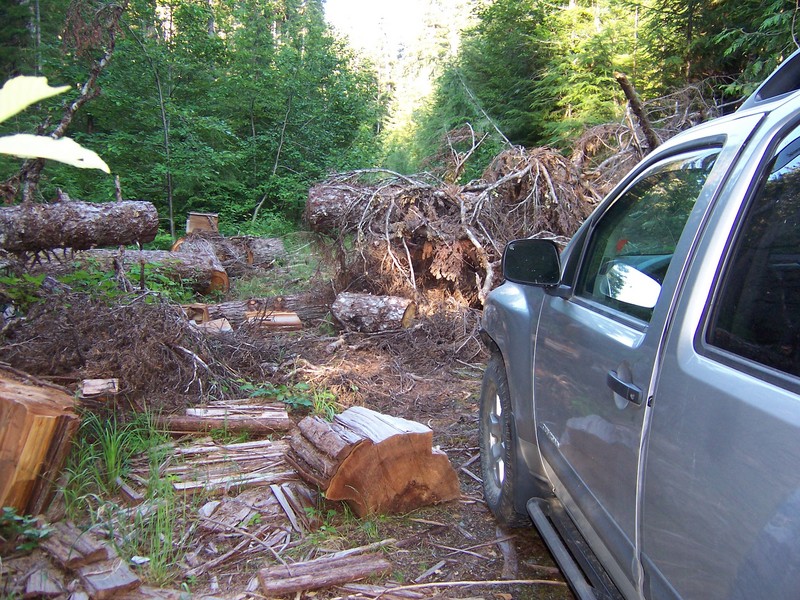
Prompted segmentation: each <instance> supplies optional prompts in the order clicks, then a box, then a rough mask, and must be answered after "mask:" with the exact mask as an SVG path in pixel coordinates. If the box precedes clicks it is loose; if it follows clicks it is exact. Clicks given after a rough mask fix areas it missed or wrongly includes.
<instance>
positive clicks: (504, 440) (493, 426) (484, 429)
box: [478, 354, 530, 527]
mask: <svg viewBox="0 0 800 600" xmlns="http://www.w3.org/2000/svg"><path fill="white" fill-rule="evenodd" d="M478 434H479V438H480V450H481V475H482V476H483V496H484V499H485V500H486V504H487V505H488V506H489V509H490V510H491V511H492V513H494V516H495V517H496V518H497V520H498V521H499V522H500V523H501V524H502V525H506V526H509V527H521V526H523V525H530V520H529V519H528V517H527V516H526V515H522V514H520V513H518V512H517V511H516V509H515V508H514V492H515V489H516V487H517V486H518V485H519V481H518V480H517V477H518V476H517V473H516V471H515V461H514V459H515V454H516V453H515V447H514V440H515V439H516V427H515V425H514V415H513V414H512V412H511V398H510V396H509V392H508V380H507V379H506V367H505V363H504V362H503V358H502V356H500V355H499V354H492V357H491V358H490V359H489V364H488V365H487V366H486V371H485V372H484V374H483V386H482V388H481V400H480V418H479V421H478Z"/></svg>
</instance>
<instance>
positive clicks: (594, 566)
mask: <svg viewBox="0 0 800 600" xmlns="http://www.w3.org/2000/svg"><path fill="white" fill-rule="evenodd" d="M527 508H528V514H529V515H530V516H531V519H533V523H534V525H536V529H538V530H539V533H540V534H541V536H542V539H544V541H545V543H546V544H547V547H548V548H549V550H550V553H551V554H552V555H553V558H555V560H556V562H557V563H558V566H559V567H560V568H561V571H562V572H563V573H564V577H566V579H567V582H568V583H569V585H570V587H571V588H572V591H573V592H574V594H575V596H577V597H578V599H579V600H622V594H620V592H619V590H618V589H617V588H616V586H615V585H614V582H613V581H611V578H610V577H609V576H608V574H607V573H606V572H605V569H603V567H602V565H601V564H600V562H599V561H598V560H597V558H596V557H595V556H594V554H593V553H592V551H591V549H590V548H589V546H588V544H587V543H586V541H585V540H584V539H583V536H582V535H581V533H580V532H579V531H578V528H577V527H575V525H574V524H573V523H572V520H571V519H570V518H569V516H568V515H567V514H566V512H565V511H564V508H563V507H562V506H561V504H560V503H559V502H558V501H557V500H554V499H552V500H545V499H544V498H531V499H530V500H528V504H527Z"/></svg>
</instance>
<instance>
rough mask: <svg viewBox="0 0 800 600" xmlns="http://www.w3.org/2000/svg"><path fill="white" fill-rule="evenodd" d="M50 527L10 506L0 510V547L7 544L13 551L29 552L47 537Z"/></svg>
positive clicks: (50, 530)
mask: <svg viewBox="0 0 800 600" xmlns="http://www.w3.org/2000/svg"><path fill="white" fill-rule="evenodd" d="M51 532H52V529H51V528H50V527H49V526H47V525H45V524H43V523H39V522H38V521H37V520H36V518H35V517H32V516H30V515H19V514H17V510H16V509H15V508H13V507H11V506H4V507H3V510H2V512H0V547H3V546H7V547H10V548H7V549H11V550H12V551H14V552H30V551H31V550H34V549H35V548H37V547H38V546H39V542H41V541H42V540H44V539H45V538H47V537H48V536H49V535H50V533H51Z"/></svg>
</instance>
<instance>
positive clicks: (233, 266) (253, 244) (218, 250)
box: [172, 231, 286, 277]
mask: <svg viewBox="0 0 800 600" xmlns="http://www.w3.org/2000/svg"><path fill="white" fill-rule="evenodd" d="M198 244H206V245H210V247H211V248H212V249H213V252H214V254H216V255H217V258H219V260H220V262H221V263H222V265H223V266H224V267H225V270H226V271H227V272H228V273H229V274H230V275H231V276H232V277H238V276H241V275H244V274H245V273H247V272H248V271H250V270H251V269H253V268H267V267H270V266H272V264H273V263H274V262H275V260H277V259H278V258H281V257H282V256H284V255H285V254H286V250H285V249H284V246H283V240H281V239H278V238H254V237H251V236H236V237H231V238H226V237H224V236H222V235H220V234H218V233H213V232H208V231H195V232H194V233H192V234H190V235H187V236H186V237H182V238H180V239H179V240H178V241H177V242H175V244H173V246H172V250H174V251H181V248H183V247H184V246H185V245H188V247H196V246H197V245H198Z"/></svg>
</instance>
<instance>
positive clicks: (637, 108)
mask: <svg viewBox="0 0 800 600" xmlns="http://www.w3.org/2000/svg"><path fill="white" fill-rule="evenodd" d="M614 78H615V79H616V80H617V83H619V85H620V87H621V88H622V91H623V92H624V93H625V97H626V98H627V99H628V102H629V103H630V105H631V110H632V111H633V114H634V115H636V119H637V120H638V121H639V127H641V128H642V131H643V132H644V137H645V139H646V140H647V151H648V153H649V152H652V151H653V150H655V149H656V148H657V147H658V146H659V145H660V144H661V140H660V139H658V135H657V134H656V132H655V131H654V130H653V126H652V125H651V124H650V119H648V118H647V113H646V112H645V110H644V107H643V106H642V102H641V100H639V95H638V94H637V93H636V90H635V89H634V88H633V84H632V83H631V82H630V81H629V80H628V77H627V76H626V75H625V73H619V72H617V73H614Z"/></svg>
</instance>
